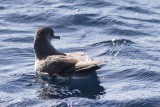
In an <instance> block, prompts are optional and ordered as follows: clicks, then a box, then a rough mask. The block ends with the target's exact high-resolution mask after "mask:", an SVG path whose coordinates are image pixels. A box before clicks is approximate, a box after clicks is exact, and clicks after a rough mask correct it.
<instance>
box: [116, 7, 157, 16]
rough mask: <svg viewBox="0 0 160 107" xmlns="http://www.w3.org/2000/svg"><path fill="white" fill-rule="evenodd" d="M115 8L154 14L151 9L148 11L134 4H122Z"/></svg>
mask: <svg viewBox="0 0 160 107" xmlns="http://www.w3.org/2000/svg"><path fill="white" fill-rule="evenodd" d="M117 10H126V11H132V12H136V13H142V14H155V13H154V12H152V11H149V10H147V9H143V8H141V7H137V6H135V7H126V6H123V7H119V8H117Z"/></svg>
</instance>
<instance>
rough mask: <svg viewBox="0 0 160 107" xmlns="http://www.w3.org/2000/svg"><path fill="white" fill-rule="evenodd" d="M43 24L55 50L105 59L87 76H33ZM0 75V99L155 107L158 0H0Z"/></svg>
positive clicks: (12, 103) (11, 105) (159, 63)
mask: <svg viewBox="0 0 160 107" xmlns="http://www.w3.org/2000/svg"><path fill="white" fill-rule="evenodd" d="M41 26H49V27H51V28H53V29H54V32H55V34H56V35H59V36H61V40H54V41H52V43H53V45H54V47H55V48H56V49H58V50H59V51H61V52H75V51H83V52H85V53H87V54H88V55H90V56H91V57H92V58H93V59H95V60H107V61H108V62H107V63H106V64H102V65H101V66H102V68H101V69H99V70H97V71H95V72H93V74H92V75H90V76H88V77H86V78H80V79H69V80H68V81H67V82H65V80H63V79H46V78H41V77H37V76H36V74H35V72H34V51H33V40H34V35H35V31H36V29H37V28H38V27H41ZM0 79H1V81H0V106H1V107H6V106H8V107H25V106H36V107H50V106H58V107H66V106H70V107H72V106H73V107H77V106H82V107H160V1H159V0H0Z"/></svg>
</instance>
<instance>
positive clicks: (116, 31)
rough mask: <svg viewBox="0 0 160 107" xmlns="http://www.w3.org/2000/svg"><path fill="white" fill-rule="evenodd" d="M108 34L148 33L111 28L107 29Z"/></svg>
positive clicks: (134, 34) (145, 34)
mask: <svg viewBox="0 0 160 107" xmlns="http://www.w3.org/2000/svg"><path fill="white" fill-rule="evenodd" d="M108 34H110V35H123V36H140V35H143V36H147V35H148V33H145V32H143V31H138V30H129V29H120V28H112V29H110V30H108Z"/></svg>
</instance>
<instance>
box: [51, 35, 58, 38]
mask: <svg viewBox="0 0 160 107" xmlns="http://www.w3.org/2000/svg"><path fill="white" fill-rule="evenodd" d="M52 37H53V39H60V36H55V35H52Z"/></svg>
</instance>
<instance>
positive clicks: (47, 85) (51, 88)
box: [36, 72, 105, 99]
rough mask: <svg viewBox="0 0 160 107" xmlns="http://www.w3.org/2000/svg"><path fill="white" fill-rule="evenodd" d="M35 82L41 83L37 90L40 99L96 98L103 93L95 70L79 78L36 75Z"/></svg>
mask: <svg viewBox="0 0 160 107" xmlns="http://www.w3.org/2000/svg"><path fill="white" fill-rule="evenodd" d="M36 80H37V82H39V83H40V84H41V87H40V90H39V91H38V92H37V93H38V94H39V98H42V99H57V98H59V99H63V98H68V97H86V98H91V99H98V98H99V97H100V95H103V94H105V90H104V88H103V86H100V81H99V80H98V76H97V73H96V72H93V73H92V75H90V76H88V77H85V78H80V79H69V80H67V81H66V80H64V79H47V78H42V77H38V78H37V79H36Z"/></svg>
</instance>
